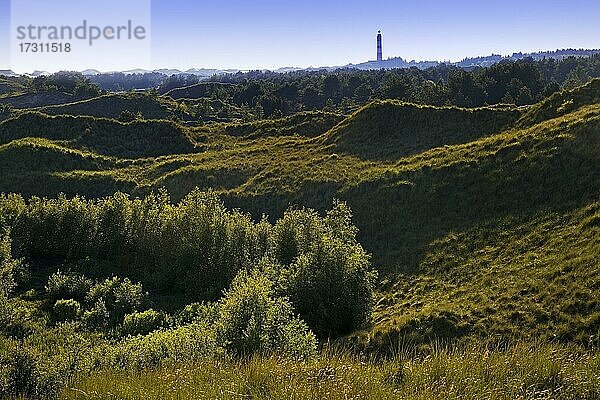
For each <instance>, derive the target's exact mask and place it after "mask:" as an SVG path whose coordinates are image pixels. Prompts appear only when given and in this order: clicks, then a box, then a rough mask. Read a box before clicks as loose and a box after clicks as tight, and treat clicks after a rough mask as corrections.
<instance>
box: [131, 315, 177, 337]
mask: <svg viewBox="0 0 600 400" xmlns="http://www.w3.org/2000/svg"><path fill="white" fill-rule="evenodd" d="M168 324H169V323H168V318H167V315H166V314H165V313H163V312H159V311H155V310H152V309H150V310H146V311H142V312H133V313H131V314H127V315H126V316H125V320H124V321H123V328H122V330H121V332H122V334H123V335H124V336H127V335H131V336H135V335H147V334H149V333H150V332H152V331H155V330H157V329H160V328H165V327H167V326H168Z"/></svg>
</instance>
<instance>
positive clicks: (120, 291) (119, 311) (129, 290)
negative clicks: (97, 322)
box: [86, 276, 149, 326]
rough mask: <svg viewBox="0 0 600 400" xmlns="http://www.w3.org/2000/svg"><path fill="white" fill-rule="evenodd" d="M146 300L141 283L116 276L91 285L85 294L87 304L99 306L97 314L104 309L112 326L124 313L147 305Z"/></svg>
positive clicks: (121, 319) (146, 296)
mask: <svg viewBox="0 0 600 400" xmlns="http://www.w3.org/2000/svg"><path fill="white" fill-rule="evenodd" d="M148 301H149V298H148V293H147V292H144V290H143V289H142V285H141V284H139V283H132V282H131V281H130V280H129V279H128V278H124V279H119V278H117V277H116V276H115V277H113V278H109V279H106V280H104V281H103V282H100V283H97V284H96V285H94V286H92V288H91V289H90V291H89V293H88V294H87V296H86V303H87V304H89V305H91V306H93V307H94V309H95V308H98V307H99V309H98V311H97V313H98V316H100V315H101V314H102V311H103V310H102V308H104V309H105V310H106V312H107V313H108V315H109V323H110V324H111V325H112V326H116V325H118V324H120V323H122V322H123V319H124V318H125V316H126V315H128V314H131V313H133V312H136V311H140V310H142V309H143V308H145V307H147V306H148ZM102 305H104V307H103V306H102Z"/></svg>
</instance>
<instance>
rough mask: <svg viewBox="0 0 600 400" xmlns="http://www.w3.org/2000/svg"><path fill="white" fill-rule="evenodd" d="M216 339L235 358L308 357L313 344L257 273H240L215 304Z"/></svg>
mask: <svg viewBox="0 0 600 400" xmlns="http://www.w3.org/2000/svg"><path fill="white" fill-rule="evenodd" d="M216 329H217V339H218V341H219V343H221V344H222V345H223V346H224V347H225V348H226V349H227V351H228V352H230V353H231V354H233V355H235V356H250V355H252V354H256V353H258V354H269V353H277V354H284V355H286V356H291V357H301V358H303V357H309V356H311V355H313V354H314V352H315V350H316V345H317V341H316V338H315V336H314V334H313V333H312V332H310V330H309V329H308V327H307V326H306V324H305V323H304V321H302V320H301V319H299V318H298V317H296V316H295V315H294V312H293V307H292V305H291V304H290V303H289V302H288V300H287V299H286V298H284V297H277V295H276V293H275V290H274V287H273V283H272V282H271V280H270V279H269V278H268V277H267V276H266V275H265V274H264V273H262V272H260V271H259V270H254V271H253V272H245V271H241V272H240V273H239V275H238V276H237V277H236V278H235V279H234V281H233V283H232V284H231V287H230V288H229V289H228V290H227V291H226V292H225V295H224V297H223V299H221V300H220V301H219V313H218V320H217V322H216Z"/></svg>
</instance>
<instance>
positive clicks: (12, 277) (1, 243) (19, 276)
mask: <svg viewBox="0 0 600 400" xmlns="http://www.w3.org/2000/svg"><path fill="white" fill-rule="evenodd" d="M26 277H27V269H26V267H25V264H24V262H23V260H22V259H14V258H13V255H12V246H11V238H10V234H9V231H6V232H5V233H4V234H0V298H2V297H4V298H6V297H8V296H9V295H10V294H11V293H12V292H13V291H14V290H15V288H16V287H17V286H18V285H19V284H22V283H23V282H24V281H25V279H26Z"/></svg>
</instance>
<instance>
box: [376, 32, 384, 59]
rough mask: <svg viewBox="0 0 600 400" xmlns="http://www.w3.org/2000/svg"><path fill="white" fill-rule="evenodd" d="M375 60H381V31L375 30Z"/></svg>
mask: <svg viewBox="0 0 600 400" xmlns="http://www.w3.org/2000/svg"><path fill="white" fill-rule="evenodd" d="M377 61H383V39H382V36H381V31H378V32H377Z"/></svg>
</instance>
